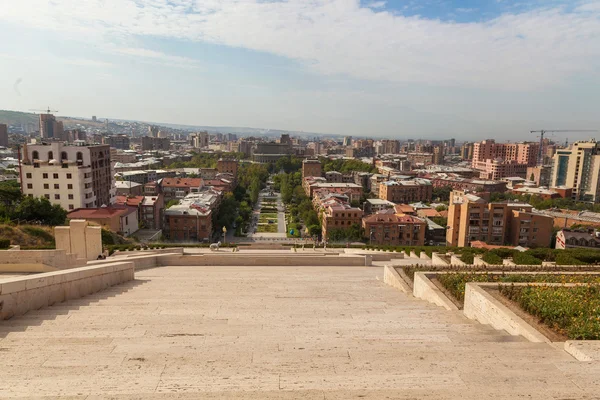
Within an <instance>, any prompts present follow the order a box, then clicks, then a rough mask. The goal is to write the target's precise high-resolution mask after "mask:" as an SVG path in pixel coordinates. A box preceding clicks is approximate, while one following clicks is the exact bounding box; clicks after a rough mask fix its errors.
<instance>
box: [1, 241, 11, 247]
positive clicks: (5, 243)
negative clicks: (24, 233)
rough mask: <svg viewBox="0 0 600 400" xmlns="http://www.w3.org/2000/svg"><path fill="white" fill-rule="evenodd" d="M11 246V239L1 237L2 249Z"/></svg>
mask: <svg viewBox="0 0 600 400" xmlns="http://www.w3.org/2000/svg"><path fill="white" fill-rule="evenodd" d="M9 247H10V239H0V249H8V248H9Z"/></svg>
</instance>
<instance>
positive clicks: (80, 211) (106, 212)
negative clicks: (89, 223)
mask: <svg viewBox="0 0 600 400" xmlns="http://www.w3.org/2000/svg"><path fill="white" fill-rule="evenodd" d="M135 212H137V210H136V209H135V208H133V207H127V206H118V207H115V206H112V207H98V208H76V209H75V210H73V211H71V212H69V213H67V218H68V219H103V218H110V217H113V216H115V215H119V216H125V215H129V214H132V213H135Z"/></svg>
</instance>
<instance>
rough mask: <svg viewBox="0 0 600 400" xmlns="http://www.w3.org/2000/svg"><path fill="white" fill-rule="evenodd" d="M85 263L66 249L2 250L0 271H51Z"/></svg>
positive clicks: (0, 251) (0, 253)
mask: <svg viewBox="0 0 600 400" xmlns="http://www.w3.org/2000/svg"><path fill="white" fill-rule="evenodd" d="M85 263H86V260H84V259H77V256H76V255H75V254H67V252H66V251H65V250H0V272H50V271H56V270H61V269H68V268H76V267H82V266H84V265H85Z"/></svg>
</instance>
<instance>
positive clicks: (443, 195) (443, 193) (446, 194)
mask: <svg viewBox="0 0 600 400" xmlns="http://www.w3.org/2000/svg"><path fill="white" fill-rule="evenodd" d="M450 192H452V187H451V186H442V187H436V188H433V198H434V199H437V200H438V201H449V200H450Z"/></svg>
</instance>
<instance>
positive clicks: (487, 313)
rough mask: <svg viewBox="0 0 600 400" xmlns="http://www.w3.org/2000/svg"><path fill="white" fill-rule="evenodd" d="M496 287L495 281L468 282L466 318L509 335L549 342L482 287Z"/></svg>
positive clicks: (465, 307)
mask: <svg viewBox="0 0 600 400" xmlns="http://www.w3.org/2000/svg"><path fill="white" fill-rule="evenodd" d="M486 286H487V287H491V288H497V287H498V284H497V283H474V282H469V283H467V285H466V288H465V304H464V314H465V315H466V316H467V318H470V319H474V320H477V321H479V322H481V323H482V324H488V325H491V326H493V327H494V328H496V329H502V330H505V331H506V332H508V333H510V334H511V335H521V336H523V337H524V338H526V339H527V340H529V341H531V342H550V340H549V339H548V338H546V337H545V336H544V335H542V334H541V333H540V332H539V331H538V330H537V329H534V328H533V327H532V326H531V325H529V324H528V323H526V322H525V321H524V320H523V319H522V318H521V317H519V316H517V315H516V314H515V313H514V312H512V311H511V310H510V309H509V308H508V307H506V306H505V305H504V304H502V303H500V302H499V301H498V300H496V299H495V298H494V297H493V296H492V295H491V294H489V293H488V292H487V291H486V290H485V289H484V287H486Z"/></svg>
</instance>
